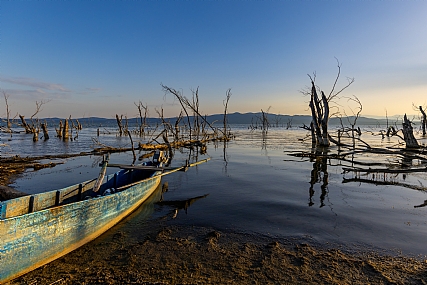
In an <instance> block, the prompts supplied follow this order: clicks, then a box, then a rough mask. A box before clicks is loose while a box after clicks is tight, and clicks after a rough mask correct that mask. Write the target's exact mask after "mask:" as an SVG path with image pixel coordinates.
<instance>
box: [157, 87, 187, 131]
mask: <svg viewBox="0 0 427 285" xmlns="http://www.w3.org/2000/svg"><path fill="white" fill-rule="evenodd" d="M161 86H162V88H163V90H164V91H165V92H168V93H170V94H172V95H174V96H175V97H176V99H178V102H179V104H180V105H181V108H182V110H183V111H184V113H185V115H186V116H187V123H188V128H189V132H190V139H191V122H190V116H189V115H188V112H187V108H186V107H185V104H184V102H183V97H184V96H183V95H182V94H181V92H179V91H177V90H175V89H173V88H170V87H168V86H166V85H163V84H161Z"/></svg>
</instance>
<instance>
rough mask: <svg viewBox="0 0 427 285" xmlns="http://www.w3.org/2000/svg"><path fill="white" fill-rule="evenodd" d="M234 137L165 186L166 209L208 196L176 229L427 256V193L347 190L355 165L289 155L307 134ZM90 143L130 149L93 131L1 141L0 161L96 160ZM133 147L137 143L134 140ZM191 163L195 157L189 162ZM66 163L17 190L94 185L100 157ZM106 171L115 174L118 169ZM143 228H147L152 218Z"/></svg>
mask: <svg viewBox="0 0 427 285" xmlns="http://www.w3.org/2000/svg"><path fill="white" fill-rule="evenodd" d="M371 131H373V132H374V133H375V134H376V133H377V132H378V130H376V129H374V130H371ZM232 132H233V133H234V134H235V135H236V138H235V139H234V140H232V141H230V142H228V143H226V144H224V143H223V142H220V143H217V144H214V143H210V144H208V150H207V154H205V155H201V154H198V155H197V157H196V159H204V158H208V157H209V158H211V159H210V161H209V162H207V163H204V164H201V165H199V166H197V167H193V168H191V169H189V171H187V172H178V173H174V174H171V175H168V176H165V177H164V179H163V181H164V182H168V185H169V191H168V192H167V193H165V194H164V200H166V201H175V200H186V199H190V198H194V197H199V196H203V195H205V194H208V196H206V197H204V198H200V199H198V200H197V201H195V202H194V203H192V204H191V206H190V207H188V209H187V210H186V211H185V210H184V209H179V210H178V213H177V215H176V218H175V219H171V221H170V222H171V223H177V224H180V225H196V226H206V227H212V228H216V229H218V230H222V231H239V232H246V233H255V234H261V235H268V236H274V237H277V238H282V237H283V238H289V237H291V238H297V239H310V240H312V241H314V242H316V243H320V244H324V245H330V244H334V245H337V244H338V245H344V246H345V247H346V248H347V249H352V248H354V249H376V250H380V251H382V250H384V251H391V252H395V253H400V252H402V253H403V254H405V255H406V254H408V255H421V256H425V255H427V247H426V246H425V239H426V237H427V207H414V206H416V205H420V204H423V203H424V201H425V200H427V192H425V191H420V190H414V189H410V188H408V187H402V186H399V185H375V184H371V183H360V182H350V183H343V179H344V178H353V177H354V174H352V173H346V174H343V166H348V165H351V163H350V162H342V161H338V160H334V159H325V160H317V161H316V160H315V161H310V159H309V158H300V157H295V156H291V155H290V152H292V151H308V152H309V151H310V148H311V143H310V140H307V141H306V142H303V141H301V140H300V139H302V138H305V137H306V135H307V131H305V130H302V129H296V128H295V129H284V128H271V129H270V130H269V132H268V134H267V136H266V137H263V136H262V135H261V131H260V130H255V131H250V130H248V129H247V128H246V127H244V126H235V127H234V128H233V129H232ZM93 138H97V139H98V140H99V142H101V143H103V144H106V145H111V146H115V147H129V146H130V144H129V139H128V138H127V137H117V136H115V135H114V134H102V135H101V136H100V137H99V138H98V137H96V129H83V131H82V132H80V133H79V137H78V139H77V140H75V141H69V142H66V143H64V142H61V141H59V140H58V139H57V138H54V137H52V138H51V139H50V140H48V141H46V142H44V141H42V140H41V141H39V142H36V143H33V141H32V139H31V137H30V136H27V135H24V134H14V135H13V137H12V138H11V139H10V138H9V136H7V135H5V134H2V143H5V144H7V146H3V147H2V156H5V155H15V154H20V155H21V156H26V155H30V156H34V155H42V154H53V153H64V152H65V153H79V152H82V151H90V150H91V146H94V145H95V144H94V141H93ZM361 138H362V139H363V140H364V141H365V142H367V143H369V144H370V145H371V146H376V147H382V148H384V147H390V146H395V145H396V144H397V143H398V142H399V139H398V138H394V139H392V140H386V139H384V140H383V139H381V137H380V136H373V135H371V134H370V133H368V132H364V133H363V135H362V137H361ZM134 141H135V142H136V141H138V139H137V138H135V137H134ZM422 142H423V143H424V141H422ZM331 151H336V147H331ZM194 156H195V154H194V153H192V154H191V157H192V158H195V157H194ZM188 158H189V153H188V151H187V150H183V151H178V150H177V151H176V152H175V156H174V160H173V163H172V166H179V165H182V164H184V162H185V160H186V159H188ZM349 158H351V157H350V156H349ZM355 159H356V160H358V161H364V162H378V161H385V162H399V157H396V156H390V155H389V156H384V155H373V154H356V156H355ZM60 161H63V162H64V164H62V165H58V166H56V167H54V168H51V169H42V170H39V171H37V172H33V171H28V172H26V174H25V175H24V176H23V177H22V178H20V179H18V180H16V182H15V183H14V184H13V185H12V187H15V188H17V189H18V190H21V191H24V192H28V193H38V192H43V191H48V190H52V189H56V188H60V187H65V186H68V185H70V184H74V183H78V182H80V181H83V180H87V179H92V178H94V177H95V176H96V175H97V174H98V172H99V166H98V164H99V161H100V157H98V156H89V157H88V156H86V157H77V158H70V159H63V160H60ZM110 162H112V163H127V164H130V163H131V162H132V153H130V152H129V153H122V154H112V155H111V158H110ZM411 163H413V164H416V163H417V161H415V160H413V161H412V162H411ZM359 166H360V165H359ZM373 167H375V166H373ZM316 170H319V171H316ZM108 171H109V173H113V172H114V171H115V169H112V168H109V169H108ZM369 179H371V180H372V179H374V180H376V181H378V180H383V181H386V180H387V181H395V182H396V183H401V185H405V184H409V185H415V186H418V187H419V188H420V189H422V188H423V187H424V186H425V185H427V174H426V173H416V174H406V175H405V176H404V175H402V174H398V175H394V174H393V175H387V176H384V177H376V178H374V177H369ZM175 208H176V207H174V206H170V205H169V206H168V205H158V204H156V205H154V207H153V215H156V216H159V215H160V216H161V215H169V216H171V213H175V211H176V210H175ZM140 218H141V217H140ZM134 219H138V216H135V217H134ZM144 219H148V222H150V217H148V218H144Z"/></svg>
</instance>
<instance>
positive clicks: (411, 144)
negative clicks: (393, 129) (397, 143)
mask: <svg viewBox="0 0 427 285" xmlns="http://www.w3.org/2000/svg"><path fill="white" fill-rule="evenodd" d="M402 126H403V129H402V132H403V139H404V140H405V143H406V148H418V147H419V145H418V142H417V140H416V139H415V137H414V133H413V128H412V124H411V121H409V120H408V118H407V117H406V114H405V116H404V117H403V122H402Z"/></svg>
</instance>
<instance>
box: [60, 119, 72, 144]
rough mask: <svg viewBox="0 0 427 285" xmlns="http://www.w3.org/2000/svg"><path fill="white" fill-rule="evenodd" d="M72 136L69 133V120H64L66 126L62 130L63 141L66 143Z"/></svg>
mask: <svg viewBox="0 0 427 285" xmlns="http://www.w3.org/2000/svg"><path fill="white" fill-rule="evenodd" d="M69 136H70V132H69V124H68V120H67V119H65V120H64V126H63V128H62V139H63V140H64V141H66V140H68V139H69Z"/></svg>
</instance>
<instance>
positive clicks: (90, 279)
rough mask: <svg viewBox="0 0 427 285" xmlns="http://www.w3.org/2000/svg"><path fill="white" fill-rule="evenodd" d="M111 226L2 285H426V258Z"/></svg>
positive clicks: (164, 227) (178, 229) (196, 230)
mask: <svg viewBox="0 0 427 285" xmlns="http://www.w3.org/2000/svg"><path fill="white" fill-rule="evenodd" d="M141 230H143V231H144V232H145V233H141V236H140V238H139V240H131V239H130V238H129V236H128V234H127V233H126V232H125V231H121V230H119V231H116V232H114V233H110V234H106V235H104V236H103V237H101V238H99V239H97V240H95V241H94V242H92V243H89V244H87V245H85V246H83V247H82V248H80V249H78V250H76V251H74V252H72V253H70V254H68V255H66V256H65V257H62V258H60V259H58V260H56V261H54V262H52V263H50V264H48V265H46V266H44V267H42V268H39V269H37V270H35V271H33V272H31V273H29V274H27V275H25V276H22V277H20V278H18V279H16V280H14V281H12V282H10V283H9V284H426V282H427V281H425V280H427V267H426V265H427V263H426V261H423V260H417V259H413V258H408V257H392V256H382V255H379V254H376V253H372V252H357V253H352V254H349V253H345V252H343V251H340V250H337V249H325V248H323V249H322V248H321V247H319V246H314V245H309V244H307V243H301V242H298V241H295V240H290V239H289V240H287V239H276V238H271V237H262V236H256V235H249V234H242V233H232V232H220V231H217V230H214V229H209V228H203V227H187V226H176V225H168V224H167V223H164V222H159V223H156V225H150V226H147V227H146V228H145V227H144V228H143V229H141Z"/></svg>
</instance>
